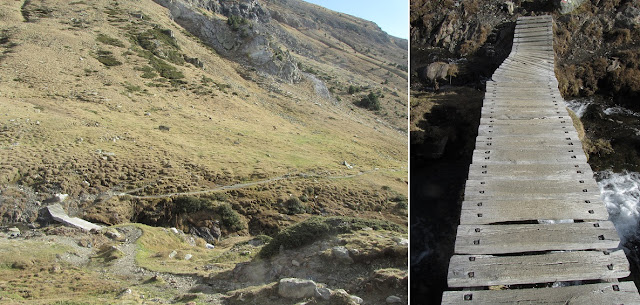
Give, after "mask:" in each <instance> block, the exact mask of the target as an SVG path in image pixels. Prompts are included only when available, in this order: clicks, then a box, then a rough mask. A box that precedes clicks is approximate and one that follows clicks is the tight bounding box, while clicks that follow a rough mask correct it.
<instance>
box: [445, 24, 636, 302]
mask: <svg viewBox="0 0 640 305" xmlns="http://www.w3.org/2000/svg"><path fill="white" fill-rule="evenodd" d="M619 243H620V239H619V237H618V234H617V232H616V229H615V227H614V225H613V223H611V222H610V221H608V213H607V211H606V208H605V206H604V204H603V202H602V200H601V199H600V192H599V188H598V185H597V184H596V181H595V180H594V178H593V172H592V171H591V167H590V166H589V164H587V159H586V156H585V153H584V151H583V149H582V144H581V142H580V140H579V139H578V134H577V132H576V129H575V128H574V126H573V123H572V120H571V117H570V116H569V114H568V112H567V110H566V107H565V105H564V101H563V99H562V97H561V95H560V92H559V90H558V82H557V80H556V77H555V74H554V52H553V19H552V17H551V16H537V17H520V18H519V19H518V21H517V24H516V28H515V34H514V41H513V47H512V51H511V54H510V55H509V57H508V58H507V59H506V60H505V61H504V62H503V63H502V65H501V66H500V67H499V68H498V69H497V70H496V71H495V73H494V75H493V77H492V81H488V82H487V85H486V94H485V98H484V103H483V107H482V117H481V122H480V126H479V129H478V137H477V139H476V148H475V151H474V153H473V161H472V164H471V166H470V169H469V177H468V180H467V183H466V186H465V196H464V201H463V203H462V213H461V217H460V225H459V226H458V231H457V236H456V242H455V254H454V255H453V257H452V258H451V260H450V264H449V271H448V278H447V282H448V285H449V289H450V290H451V291H446V292H445V293H444V294H443V300H442V304H640V296H639V295H638V290H637V288H636V286H635V285H634V283H633V282H631V281H624V282H623V281H621V280H620V279H622V278H625V277H628V276H629V274H630V272H629V262H628V261H627V258H626V256H625V254H624V252H623V250H621V249H620V248H619Z"/></svg>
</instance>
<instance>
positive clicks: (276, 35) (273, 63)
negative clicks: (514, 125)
mask: <svg viewBox="0 0 640 305" xmlns="http://www.w3.org/2000/svg"><path fill="white" fill-rule="evenodd" d="M155 2H156V3H158V4H160V5H162V6H164V7H167V8H168V9H169V10H170V13H171V17H172V18H173V19H174V20H175V21H176V22H177V23H178V24H180V25H181V26H183V27H184V28H185V29H186V30H188V31H189V32H191V33H192V34H194V35H196V36H197V37H199V38H200V39H201V40H203V41H204V42H205V43H207V44H209V45H210V46H211V47H213V48H214V49H215V50H216V51H217V52H218V53H220V54H221V55H223V56H225V57H227V58H230V59H232V60H234V61H237V62H239V63H242V64H245V65H248V66H250V67H253V68H256V69H258V70H259V71H263V72H266V73H268V74H270V75H275V76H277V77H279V78H280V79H283V80H286V81H289V82H297V81H299V80H300V77H301V74H300V69H299V65H298V62H299V61H298V60H296V59H295V58H294V56H293V55H292V53H295V54H299V55H300V56H304V57H307V58H310V59H312V60H317V61H320V62H322V63H325V64H329V63H331V62H332V61H329V60H322V59H321V56H319V54H321V53H323V52H324V51H323V50H322V47H323V46H322V44H324V45H325V46H328V47H329V48H335V49H337V50H340V51H342V52H352V51H353V52H354V53H356V54H357V53H371V50H381V51H382V52H381V53H380V54H376V55H374V56H370V57H374V58H373V59H374V60H377V61H382V62H383V63H387V62H388V63H389V64H393V65H394V66H399V69H393V70H392V72H393V73H394V74H397V75H399V76H401V77H405V76H404V74H403V73H402V70H403V69H402V68H403V67H406V63H405V62H406V49H407V41H406V40H404V39H399V38H395V37H391V36H389V35H387V34H386V33H384V32H383V31H382V30H381V29H380V28H379V27H378V26H376V25H375V24H374V23H372V22H369V21H365V20H362V19H359V18H355V17H352V16H348V15H345V14H340V13H336V12H333V11H330V10H327V9H324V8H322V7H319V6H316V5H313V4H309V3H306V2H303V1H298V0H273V1H263V2H260V1H257V0H243V1H225V0H211V1H202V0H193V1H191V0H178V1H169V0H155ZM319 35H321V36H320V37H318V36H319ZM329 40H335V42H334V43H331V42H330V41H329ZM318 42H320V43H321V44H320V45H318ZM369 55H371V54H369ZM376 57H377V58H376ZM397 70H400V71H397Z"/></svg>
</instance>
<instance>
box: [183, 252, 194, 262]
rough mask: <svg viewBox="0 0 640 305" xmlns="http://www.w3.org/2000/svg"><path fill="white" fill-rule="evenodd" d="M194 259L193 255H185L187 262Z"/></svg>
mask: <svg viewBox="0 0 640 305" xmlns="http://www.w3.org/2000/svg"><path fill="white" fill-rule="evenodd" d="M192 257H193V255H191V254H187V255H185V256H184V260H185V261H188V260H190V259H191V258H192Z"/></svg>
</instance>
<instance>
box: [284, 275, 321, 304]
mask: <svg viewBox="0 0 640 305" xmlns="http://www.w3.org/2000/svg"><path fill="white" fill-rule="evenodd" d="M278 294H279V295H280V296H281V297H283V298H290V299H302V298H309V297H313V296H315V295H316V283H315V282H314V281H312V280H303V279H297V278H284V279H281V280H280V283H279V285H278Z"/></svg>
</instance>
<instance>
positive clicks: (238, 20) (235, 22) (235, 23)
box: [227, 15, 249, 31]
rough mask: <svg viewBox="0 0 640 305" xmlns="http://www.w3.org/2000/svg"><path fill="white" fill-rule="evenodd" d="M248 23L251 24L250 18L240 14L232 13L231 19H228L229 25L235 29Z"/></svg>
mask: <svg viewBox="0 0 640 305" xmlns="http://www.w3.org/2000/svg"><path fill="white" fill-rule="evenodd" d="M247 24H249V20H247V19H245V18H243V17H241V16H238V15H231V16H229V19H227V25H228V26H229V27H231V29H232V30H234V31H237V30H238V29H240V27H241V26H243V25H247Z"/></svg>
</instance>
